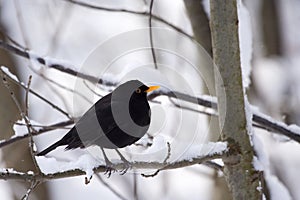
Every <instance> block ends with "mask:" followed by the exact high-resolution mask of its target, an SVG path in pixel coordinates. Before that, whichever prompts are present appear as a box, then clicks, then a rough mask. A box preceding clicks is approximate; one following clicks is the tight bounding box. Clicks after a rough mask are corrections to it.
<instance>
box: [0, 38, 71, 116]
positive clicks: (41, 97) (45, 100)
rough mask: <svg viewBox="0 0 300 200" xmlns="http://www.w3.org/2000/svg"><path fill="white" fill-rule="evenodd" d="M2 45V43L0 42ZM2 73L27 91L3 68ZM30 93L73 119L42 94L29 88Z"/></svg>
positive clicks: (23, 85)
mask: <svg viewBox="0 0 300 200" xmlns="http://www.w3.org/2000/svg"><path fill="white" fill-rule="evenodd" d="M0 43H1V41H0ZM0 71H1V72H2V73H3V74H5V75H6V77H7V78H8V79H9V80H10V81H11V82H13V83H15V84H16V85H18V86H20V87H22V88H23V89H25V90H27V86H26V85H25V84H24V83H23V82H20V81H19V80H15V79H13V78H11V77H10V76H9V74H6V72H5V71H3V70H2V68H0ZM29 92H30V93H31V94H33V95H34V96H36V97H37V98H39V99H41V100H42V101H44V102H45V103H47V104H49V105H50V106H51V107H52V108H54V109H55V110H57V111H59V112H61V113H62V114H64V115H65V116H66V117H67V118H69V119H72V117H71V116H70V115H69V113H67V112H66V111H64V110H63V109H62V108H60V107H58V106H57V105H55V104H53V103H52V102H51V101H49V100H47V99H46V98H45V97H43V96H41V95H40V94H38V93H37V92H35V91H33V90H32V89H30V88H29Z"/></svg>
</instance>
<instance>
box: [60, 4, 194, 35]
mask: <svg viewBox="0 0 300 200" xmlns="http://www.w3.org/2000/svg"><path fill="white" fill-rule="evenodd" d="M64 1H67V2H70V3H73V4H76V5H79V6H83V7H85V8H89V9H95V10H102V11H108V12H123V13H128V14H134V15H141V16H149V15H150V13H149V12H147V11H134V10H127V9H123V8H107V7H103V6H96V5H92V4H88V3H85V2H83V1H78V0H64ZM152 18H153V19H155V20H157V21H159V22H161V23H163V24H165V25H167V26H169V27H170V28H172V29H174V30H176V31H177V32H179V33H181V34H183V35H184V36H186V37H188V38H190V39H191V40H195V39H194V37H193V36H191V35H189V34H188V33H186V32H185V31H184V30H182V29H181V28H179V27H177V26H175V25H173V24H171V23H170V22H168V21H166V20H164V19H163V18H161V17H159V16H157V15H153V14H152Z"/></svg>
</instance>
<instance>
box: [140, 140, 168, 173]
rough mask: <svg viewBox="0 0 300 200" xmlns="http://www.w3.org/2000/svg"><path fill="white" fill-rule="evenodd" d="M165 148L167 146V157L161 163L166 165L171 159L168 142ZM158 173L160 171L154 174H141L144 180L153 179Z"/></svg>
mask: <svg viewBox="0 0 300 200" xmlns="http://www.w3.org/2000/svg"><path fill="white" fill-rule="evenodd" d="M167 146H168V152H167V156H166V158H165V159H164V161H163V163H165V164H167V161H168V160H169V158H170V157H171V144H170V143H169V142H167ZM159 172H160V169H158V170H156V171H155V172H154V173H152V174H144V173H143V174H141V175H142V176H143V177H145V178H149V177H154V176H156V175H157V174H158V173H159Z"/></svg>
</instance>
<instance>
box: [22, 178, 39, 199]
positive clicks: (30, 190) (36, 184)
mask: <svg viewBox="0 0 300 200" xmlns="http://www.w3.org/2000/svg"><path fill="white" fill-rule="evenodd" d="M39 184H40V182H39V181H34V182H32V183H31V186H30V187H29V188H28V190H27V192H26V194H25V195H24V196H23V197H22V198H21V199H22V200H28V199H29V195H30V193H31V192H32V191H33V190H34V189H35V188H36V187H37V186H38V185H39Z"/></svg>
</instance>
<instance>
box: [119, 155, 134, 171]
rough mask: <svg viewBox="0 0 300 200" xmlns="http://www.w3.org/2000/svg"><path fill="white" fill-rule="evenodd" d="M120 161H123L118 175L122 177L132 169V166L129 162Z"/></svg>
mask: <svg viewBox="0 0 300 200" xmlns="http://www.w3.org/2000/svg"><path fill="white" fill-rule="evenodd" d="M122 161H123V168H122V170H121V171H120V174H121V175H124V174H126V172H127V171H128V170H129V169H131V168H132V165H131V163H130V162H129V161H127V160H123V159H122Z"/></svg>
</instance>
